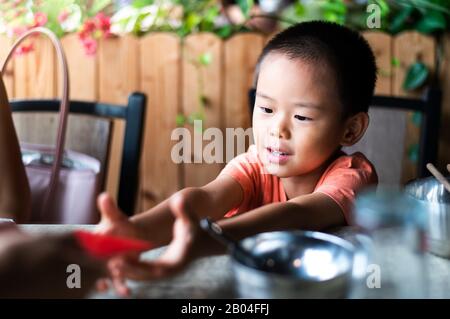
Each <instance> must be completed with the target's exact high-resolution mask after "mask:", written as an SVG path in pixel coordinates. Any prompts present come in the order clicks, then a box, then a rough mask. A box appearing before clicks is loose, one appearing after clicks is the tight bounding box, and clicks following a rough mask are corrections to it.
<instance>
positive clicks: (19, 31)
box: [12, 26, 27, 36]
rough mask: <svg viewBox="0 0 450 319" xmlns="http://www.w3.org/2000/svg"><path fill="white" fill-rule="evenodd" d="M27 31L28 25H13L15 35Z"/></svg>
mask: <svg viewBox="0 0 450 319" xmlns="http://www.w3.org/2000/svg"><path fill="white" fill-rule="evenodd" d="M25 31H27V28H26V27H22V26H20V27H13V28H12V34H13V36H20V35H21V34H22V33H24V32H25Z"/></svg>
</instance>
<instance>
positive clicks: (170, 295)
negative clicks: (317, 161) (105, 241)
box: [20, 224, 450, 299]
mask: <svg viewBox="0 0 450 319" xmlns="http://www.w3.org/2000/svg"><path fill="white" fill-rule="evenodd" d="M20 228H21V229H22V230H23V231H25V232H27V233H30V234H32V235H49V234H62V233H68V232H73V231H76V230H87V231H92V230H94V228H95V225H42V224H36V225H31V224H30V225H21V226H20ZM332 234H333V235H336V236H338V237H341V238H343V239H345V240H348V241H349V242H354V241H355V238H356V237H355V236H356V235H357V234H358V230H356V229H355V228H354V227H351V226H348V227H342V228H339V229H336V230H333V231H332ZM164 249H165V247H161V248H156V249H153V250H150V251H147V252H145V253H143V255H142V258H143V259H146V260H151V259H155V258H157V257H158V256H159V255H160V254H161V253H162V252H163V251H164ZM392 258H393V259H395V258H396V257H395V255H394V256H392ZM426 258H427V263H428V270H427V272H428V284H427V285H428V292H427V298H446V299H447V298H450V259H446V258H442V257H438V256H435V255H432V254H429V253H427V254H426ZM127 284H128V286H129V288H130V291H131V293H130V296H129V298H137V299H140V298H144V299H153V298H155V299H209V298H220V299H234V298H239V295H238V293H237V291H236V289H235V287H236V284H235V280H234V277H233V270H232V262H231V258H230V256H229V255H227V254H225V255H220V256H209V257H203V258H200V259H198V260H195V261H194V262H192V263H191V264H190V265H189V266H188V267H187V268H186V269H185V270H183V271H182V272H181V273H179V274H177V275H175V276H172V277H170V278H168V279H159V280H152V281H133V280H129V281H128V282H127ZM366 292H367V289H366V290H364V289H363V290H361V289H356V290H354V291H353V292H352V291H351V292H350V293H349V294H348V296H347V298H349V299H361V298H380V299H382V298H385V296H386V294H385V293H386V291H383V290H382V289H379V290H376V289H375V290H371V291H370V293H369V294H366ZM87 297H88V298H93V299H103V298H106V299H115V298H120V296H118V295H117V294H116V293H115V291H114V290H112V289H110V290H108V291H106V292H101V293H100V292H96V291H92V292H91V293H90V294H89V295H88V296H87ZM399 298H402V296H399Z"/></svg>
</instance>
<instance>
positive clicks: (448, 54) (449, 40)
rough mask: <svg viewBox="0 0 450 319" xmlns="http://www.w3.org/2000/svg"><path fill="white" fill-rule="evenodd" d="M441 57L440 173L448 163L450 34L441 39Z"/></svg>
mask: <svg viewBox="0 0 450 319" xmlns="http://www.w3.org/2000/svg"><path fill="white" fill-rule="evenodd" d="M442 41H443V50H444V51H443V53H444V54H443V56H442V58H443V59H442V65H441V74H440V79H441V81H440V82H441V88H442V114H441V127H440V139H439V154H438V168H439V169H440V171H441V172H445V171H446V165H447V164H449V163H450V127H449V125H448V123H450V33H446V34H445V35H444V36H443V38H442Z"/></svg>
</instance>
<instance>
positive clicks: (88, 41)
mask: <svg viewBox="0 0 450 319" xmlns="http://www.w3.org/2000/svg"><path fill="white" fill-rule="evenodd" d="M81 43H82V44H83V47H84V52H85V53H86V54H87V55H94V54H95V53H96V52H97V41H95V40H94V39H93V38H91V37H87V38H84V39H82V40H81Z"/></svg>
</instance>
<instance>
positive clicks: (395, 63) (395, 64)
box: [391, 58, 400, 68]
mask: <svg viewBox="0 0 450 319" xmlns="http://www.w3.org/2000/svg"><path fill="white" fill-rule="evenodd" d="M391 65H392V66H393V67H396V68H398V67H399V66H400V60H399V59H398V58H392V60H391Z"/></svg>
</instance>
